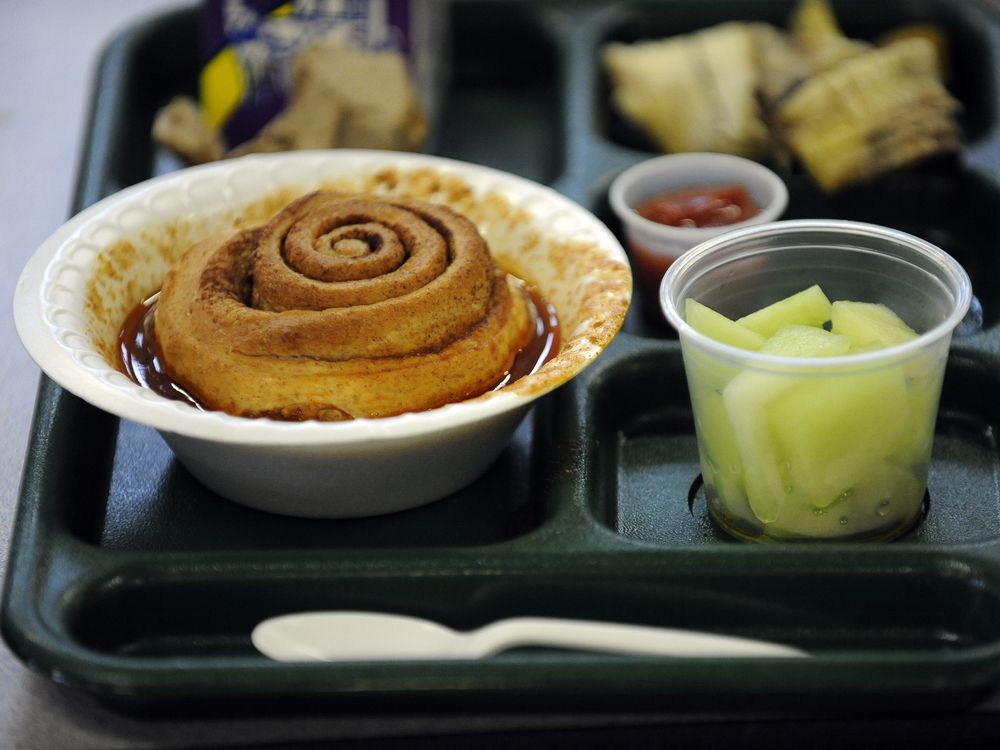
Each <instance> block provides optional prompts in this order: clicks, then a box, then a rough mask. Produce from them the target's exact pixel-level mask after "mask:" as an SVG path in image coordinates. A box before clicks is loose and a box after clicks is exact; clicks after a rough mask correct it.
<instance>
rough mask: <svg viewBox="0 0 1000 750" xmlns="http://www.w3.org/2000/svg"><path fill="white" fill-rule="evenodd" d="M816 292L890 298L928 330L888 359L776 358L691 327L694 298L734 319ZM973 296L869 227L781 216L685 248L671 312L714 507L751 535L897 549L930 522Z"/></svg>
mask: <svg viewBox="0 0 1000 750" xmlns="http://www.w3.org/2000/svg"><path fill="white" fill-rule="evenodd" d="M813 284H819V285H820V286H821V287H822V289H823V291H824V292H825V293H826V294H827V296H828V297H829V298H830V299H831V300H832V301H835V300H853V301H858V302H874V303H882V304H885V305H887V306H888V307H889V308H891V309H892V310H893V311H894V312H896V313H897V314H898V315H899V316H900V317H901V318H902V319H903V320H904V321H905V322H906V323H908V324H909V325H910V327H912V328H913V329H914V330H915V331H916V332H917V333H918V336H917V337H916V338H914V339H912V340H910V341H908V342H906V343H904V344H900V345H896V346H892V347H889V348H885V349H880V350H877V351H868V352H863V353H857V354H850V355H845V356H836V357H824V358H800V357H787V356H776V355H770V354H763V353H760V352H754V351H747V350H743V349H739V348H736V347H732V346H728V345H726V344H722V343H720V342H718V341H715V340H713V339H711V338H709V337H708V336H705V335H704V334H702V333H699V332H698V331H696V330H694V329H693V328H692V327H691V326H690V325H688V324H687V322H686V321H685V319H684V304H685V300H687V299H688V298H692V299H695V300H697V301H699V302H701V303H703V304H705V305H707V306H709V307H711V308H713V309H715V310H716V311H718V312H720V313H722V314H723V315H726V316H727V317H729V318H731V319H736V318H738V317H741V316H742V315H745V314H747V313H749V312H752V311H753V310H756V309H759V308H761V307H764V306H765V305H767V304H770V303H772V302H775V301H777V300H779V299H782V298H784V297H787V296H789V295H791V294H794V293H796V292H798V291H801V290H802V289H805V288H806V287H809V286H811V285H813ZM971 299H972V285H971V283H970V281H969V277H968V275H967V274H966V272H965V270H964V269H963V268H962V267H961V265H959V263H958V262H956V261H955V260H954V259H953V258H952V257H951V256H949V255H948V254H947V253H945V252H944V251H943V250H941V249H940V248H938V247H936V246H934V245H932V244H930V243H928V242H926V241H924V240H922V239H919V238H917V237H914V236H912V235H909V234H906V233H903V232H899V231H896V230H893V229H888V228H885V227H880V226H876V225H871V224H862V223H857V222H847V221H833V220H800V221H782V222H773V223H770V224H764V225H759V226H754V227H749V228H745V229H738V230H734V231H731V232H728V233H726V234H723V235H720V236H718V237H715V238H713V239H710V240H708V241H706V242H704V243H702V244H700V245H698V246H697V247H695V248H692V249H691V250H690V251H689V252H688V253H685V254H684V255H683V256H682V257H681V258H680V259H679V260H678V261H677V262H676V263H674V264H673V265H672V266H671V267H670V269H669V270H668V271H667V272H666V274H665V275H664V278H663V280H662V283H661V285H660V303H661V306H662V309H663V313H664V315H665V316H666V318H667V320H668V321H669V322H670V323H671V324H672V325H673V326H674V327H675V328H676V329H677V331H678V333H679V335H680V343H681V350H682V352H683V356H684V366H685V372H686V375H687V380H688V387H689V391H690V394H691V399H692V407H693V410H694V416H695V422H696V432H697V438H698V448H699V457H700V460H701V468H702V478H703V480H704V486H705V494H706V497H707V498H708V503H709V511H710V513H711V515H712V517H713V518H714V519H715V521H716V522H717V523H718V524H719V525H720V526H721V527H722V528H723V529H724V530H726V531H727V532H729V533H730V534H732V535H734V536H736V537H738V538H741V539H744V540H752V541H779V540H809V539H839V540H882V541H885V540H889V539H893V538H896V537H898V536H900V535H902V534H904V533H906V531H908V530H909V529H910V528H912V526H913V525H914V524H915V523H917V522H918V520H919V519H920V517H921V515H922V506H923V500H924V496H925V492H926V482H927V471H928V466H929V462H930V454H931V448H932V443H933V431H934V423H935V421H936V416H937V407H938V400H939V398H940V392H941V383H942V380H943V377H944V369H945V363H946V361H947V355H948V348H949V345H950V342H951V336H952V332H953V331H954V329H955V328H956V326H957V325H958V324H959V323H960V322H961V321H962V319H963V317H964V316H965V314H966V312H967V311H968V309H969V305H970V301H971Z"/></svg>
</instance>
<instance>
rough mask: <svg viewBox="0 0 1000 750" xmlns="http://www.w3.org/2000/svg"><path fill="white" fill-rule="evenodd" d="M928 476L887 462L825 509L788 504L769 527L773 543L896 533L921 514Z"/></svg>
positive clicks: (870, 472) (876, 467) (873, 468)
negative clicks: (778, 540)
mask: <svg viewBox="0 0 1000 750" xmlns="http://www.w3.org/2000/svg"><path fill="white" fill-rule="evenodd" d="M925 485H926V476H924V475H918V474H917V473H915V472H914V471H912V470H911V469H910V468H908V467H906V466H900V465H899V464H894V463H892V462H889V461H886V462H881V463H879V464H877V465H876V466H874V467H872V469H871V470H870V471H869V472H868V474H867V475H866V476H865V478H864V479H863V480H861V481H860V482H859V483H858V484H857V485H855V486H854V487H853V488H852V490H851V491H850V492H849V493H847V494H846V495H845V496H843V497H841V499H839V500H838V501H837V502H835V503H833V504H831V505H830V506H828V507H826V508H814V507H812V506H810V505H809V504H806V503H786V504H785V505H784V506H783V507H782V512H781V514H780V515H779V516H778V518H777V519H775V521H774V523H773V524H771V525H770V526H769V527H768V535H769V536H770V537H772V538H774V539H796V538H806V539H822V538H827V539H835V538H838V537H845V536H846V537H850V536H856V535H861V534H867V533H871V532H872V531H873V530H877V529H885V530H887V531H888V530H895V529H898V528H899V526H900V525H901V524H902V523H904V522H905V521H906V520H907V519H910V518H914V517H916V515H917V514H918V513H919V512H920V505H921V503H922V502H923V496H924V487H925Z"/></svg>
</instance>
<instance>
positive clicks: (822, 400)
mask: <svg viewBox="0 0 1000 750" xmlns="http://www.w3.org/2000/svg"><path fill="white" fill-rule="evenodd" d="M767 417H768V421H769V423H770V428H771V434H772V435H773V437H774V440H775V442H776V445H775V448H774V450H775V452H776V453H778V454H780V455H781V456H782V457H783V458H784V459H785V460H786V461H787V462H788V464H787V466H788V479H789V485H790V488H791V491H792V493H794V494H795V496H796V497H797V498H798V499H799V500H800V501H801V502H804V503H806V504H808V505H811V506H812V507H815V508H826V507H827V506H829V505H831V504H832V503H834V502H835V501H837V500H838V499H839V498H840V497H842V496H843V495H844V493H848V492H850V491H851V490H852V488H854V487H855V486H856V485H857V484H858V483H859V482H860V481H861V480H862V479H864V477H865V476H866V475H867V474H868V473H869V472H870V471H871V470H872V467H874V466H875V465H877V464H878V463H879V462H881V461H883V460H884V459H885V458H886V457H887V456H889V455H892V454H893V453H896V452H899V451H901V450H902V449H903V448H904V446H906V444H907V442H908V440H909V438H910V436H911V429H912V427H911V416H910V397H909V393H908V391H907V385H906V379H905V377H904V375H903V370H902V368H901V367H899V366H893V367H887V368H883V369H880V370H875V371H871V372H862V373H853V374H848V373H843V374H840V375H836V376H833V377H823V378H815V379H802V380H800V381H799V382H798V383H797V384H796V385H795V386H794V387H792V388H789V389H787V390H786V391H785V392H784V393H783V394H782V395H781V398H780V399H774V400H773V401H772V403H771V406H770V409H769V412H768V415H767Z"/></svg>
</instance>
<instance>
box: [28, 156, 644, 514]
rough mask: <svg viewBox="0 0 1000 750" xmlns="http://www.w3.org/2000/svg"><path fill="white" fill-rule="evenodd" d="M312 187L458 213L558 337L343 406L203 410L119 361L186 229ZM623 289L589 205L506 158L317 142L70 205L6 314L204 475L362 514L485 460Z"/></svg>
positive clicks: (286, 507)
mask: <svg viewBox="0 0 1000 750" xmlns="http://www.w3.org/2000/svg"><path fill="white" fill-rule="evenodd" d="M316 189H339V190H352V191H359V192H369V193H373V194H378V195H385V196H407V197H411V198H417V199H422V200H429V201H432V202H437V203H442V204H445V205H448V206H450V207H452V208H454V209H456V210H458V211H460V212H462V213H464V214H465V215H466V216H468V217H469V218H470V219H472V221H474V222H475V223H476V224H477V226H478V227H479V229H480V231H481V233H482V234H483V236H484V237H485V238H486V240H487V241H488V242H489V244H490V247H491V249H492V250H493V253H494V255H495V256H496V257H497V258H498V260H499V261H500V263H501V264H502V265H503V266H504V267H505V268H507V270H509V271H511V272H513V273H515V274H517V275H519V276H522V277H524V278H526V279H528V280H529V281H531V282H532V283H534V284H535V285H536V286H537V287H538V288H539V289H540V291H541V293H542V295H543V296H544V297H545V298H546V299H547V300H548V301H549V302H550V303H552V304H553V305H554V306H555V308H556V311H557V314H558V316H559V319H560V325H561V329H562V346H561V349H560V353H559V355H558V356H557V357H555V358H554V359H552V360H551V361H549V362H548V363H546V365H544V366H543V367H542V368H541V369H540V370H539V371H538V372H537V373H534V374H533V375H529V376H527V377H525V378H522V379H521V380H519V381H516V382H515V383H513V384H512V385H510V386H508V387H507V388H505V389H503V390H501V391H498V392H495V393H488V394H484V395H483V396H480V397H478V398H475V399H471V400H469V401H464V402H461V403H456V404H450V405H448V406H444V407H441V408H439V409H434V410H431V411H426V412H420V413H412V414H403V415H400V416H397V417H390V418H385V419H358V420H354V421H350V422H335V423H329V422H325V423H324V422H313V421H309V422H280V421H274V420H270V419H246V418H241V417H234V416H230V415H227V414H223V413H220V412H203V411H199V410H198V409H195V408H193V407H190V406H188V405H185V404H182V403H180V402H175V401H170V400H168V399H165V398H163V397H161V396H158V395H156V394H155V393H153V392H152V391H150V390H148V389H145V388H142V387H140V386H138V385H136V384H135V383H133V382H132V381H131V380H129V379H128V378H127V377H126V376H125V375H124V374H122V373H121V372H119V371H118V370H117V369H116V367H115V366H114V365H113V357H114V354H113V351H114V346H115V336H116V335H117V331H118V329H119V327H120V325H121V322H122V321H123V320H124V317H125V315H126V314H127V313H128V311H129V310H131V309H132V308H133V307H134V306H135V305H136V304H138V303H139V302H140V301H141V300H142V299H143V298H144V297H146V296H148V295H149V294H151V293H152V292H155V291H156V290H157V289H158V288H159V286H160V283H161V281H162V279H163V276H164V274H165V273H166V271H167V269H168V268H169V266H170V265H171V263H172V262H173V260H174V259H175V258H176V257H177V256H178V255H179V254H180V252H182V251H183V250H184V248H186V247H187V246H189V245H190V244H191V243H192V242H194V241H197V240H198V239H201V238H203V237H206V236H208V235H210V234H215V233H218V232H219V231H228V230H231V229H233V228H235V227H239V226H246V225H249V224H255V223H261V222H263V221H265V220H266V219H267V218H269V217H270V216H271V215H272V214H273V213H274V212H276V211H277V210H278V209H279V208H280V207H281V206H283V205H284V204H285V203H286V202H287V201H288V200H290V199H291V198H294V197H297V196H298V195H301V194H304V193H307V192H309V191H312V190H316ZM630 295H631V276H630V272H629V267H628V261H627V259H626V257H625V253H624V251H623V250H622V248H621V246H620V245H619V244H618V242H617V240H616V239H615V238H614V236H613V235H612V234H611V232H610V231H609V230H608V229H607V228H606V227H605V226H604V225H603V224H601V223H600V222H599V221H598V220H597V219H596V218H594V217H593V216H592V215H591V214H589V213H588V212H587V211H585V210H584V209H582V208H581V207H580V206H578V205H576V204H575V203H573V202H572V201H569V200H568V199H566V198H564V197H563V196H561V195H559V194H558V193H556V192H555V191H553V190H550V189H549V188H546V187H543V186H540V185H537V184H535V183H532V182H530V181H528V180H524V179H522V178H519V177H515V176H513V175H509V174H506V173H503V172H499V171H496V170H493V169H487V168H484V167H480V166H475V165H470V164H465V163H462V162H456V161H453V160H448V159H441V158H435V157H429V156H423V155H416V154H399V153H393V152H379V151H352V150H337V151H313V152H292V153H285V154H270V155H259V156H248V157H244V158H241V159H235V160H231V161H225V162H219V163H216V164H211V165H206V166H201V167H194V168H191V169H186V170H183V171H180V172H176V173H173V174H169V175H166V176H163V177H158V178H154V179H151V180H148V181H146V182H143V183H141V184H139V185H136V186H134V187H131V188H128V189H126V190H123V191H121V192H120V193H117V194H115V195H113V196H111V197H109V198H106V199H105V200H102V201H100V202H99V203H97V204H95V205H94V206H92V207H90V208H88V209H87V210H85V211H83V212H82V213H80V214H78V215H77V216H75V217H74V218H73V219H71V220H70V221H69V222H67V223H66V224H65V225H63V227H61V228H60V229H59V230H58V231H57V232H56V233H55V234H54V235H52V237H50V238H49V239H48V240H47V241H46V242H45V243H44V244H43V245H42V246H41V248H39V250H38V251H37V252H36V253H35V255H34V256H32V258H31V259H30V260H29V262H28V264H27V266H26V267H25V269H24V272H23V273H22V275H21V278H20V279H19V281H18V285H17V289H16V292H15V296H14V318H15V323H16V326H17V331H18V334H19V336H20V337H21V340H22V342H23V343H24V346H25V347H26V348H27V350H28V352H29V354H30V355H31V356H32V357H33V358H34V360H35V361H36V362H37V363H38V365H39V366H40V367H41V368H42V370H43V371H44V372H45V373H46V374H48V375H49V377H51V378H52V379H53V380H55V381H56V382H57V383H59V384H60V385H61V386H63V387H64V388H65V389H67V390H68V391H70V392H72V393H74V394H75V395H77V396H79V397H80V398H82V399H84V400H86V401H88V402H89V403H91V404H93V405H95V406H97V407H99V408H101V409H104V410H105V411H108V412H110V413H112V414H115V415H117V416H119V417H122V418H124V419H129V420H132V421H134V422H138V423H141V424H145V425H149V426H151V427H153V428H155V429H156V430H158V431H159V432H160V433H161V434H162V436H163V438H164V439H165V440H166V442H167V443H168V444H169V445H170V447H171V448H172V449H173V450H174V452H175V453H176V455H177V457H178V458H179V459H180V461H181V462H182V463H183V464H184V465H185V466H186V467H187V468H188V470H190V471H191V473H192V474H193V475H194V476H196V477H197V478H198V479H199V480H200V481H202V482H203V483H204V484H205V485H207V486H208V487H210V488H212V489H213V490H215V491H216V492H218V493H219V494H220V495H222V496H224V497H228V498H230V499H232V500H235V501H237V502H239V503H243V504H245V505H248V506H251V507H254V508H258V509H261V510H267V511H272V512H276V513H282V514H287V515H296V516H309V517H326V518H335V517H350V516H367V515H376V514H381V513H388V512H392V511H397V510H402V509H405V508H410V507H414V506H417V505H421V504H423V503H427V502H430V501H432V500H435V499H438V498H441V497H443V496H445V495H447V494H449V493H451V492H453V491H455V490H457V489H459V488H461V487H463V486H464V485H466V484H468V483H469V482H471V481H472V480H473V479H475V478H476V477H477V476H479V475H480V474H481V473H482V472H484V471H485V470H486V469H487V468H488V467H489V465H490V464H491V463H492V462H493V460H494V459H495V458H496V457H497V455H498V454H499V453H500V452H501V451H502V450H503V448H504V447H505V446H506V444H507V442H508V441H509V439H510V436H511V434H512V433H513V431H514V430H515V429H516V427H517V425H518V424H519V422H520V421H521V419H522V418H523V417H524V415H525V413H526V412H527V410H528V409H529V407H530V406H531V404H532V402H533V401H534V400H535V399H537V398H538V397H539V396H542V395H543V394H545V393H548V392H549V391H551V390H552V389H554V388H556V387H557V386H559V385H560V384H562V383H564V382H566V381H567V380H569V379H570V378H572V377H573V376H574V375H575V374H576V373H578V372H579V371H580V370H582V369H583V368H584V367H585V366H586V365H587V364H589V363H590V362H592V361H593V360H594V359H595V358H596V357H597V356H598V355H599V354H600V353H601V352H602V351H603V350H604V348H605V347H606V346H607V345H608V343H609V342H610V341H611V339H612V338H613V337H614V335H615V333H617V331H618V329H619V328H620V326H621V323H622V320H623V319H624V316H625V312H626V309H627V307H628V303H629V298H630Z"/></svg>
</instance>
